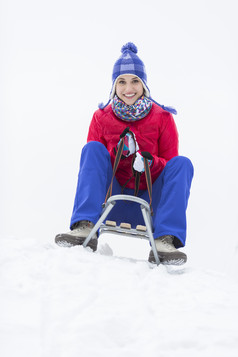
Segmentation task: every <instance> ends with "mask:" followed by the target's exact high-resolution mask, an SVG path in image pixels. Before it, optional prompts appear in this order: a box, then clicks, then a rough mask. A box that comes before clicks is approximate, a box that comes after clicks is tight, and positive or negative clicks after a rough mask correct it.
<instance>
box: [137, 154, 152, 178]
mask: <svg viewBox="0 0 238 357" xmlns="http://www.w3.org/2000/svg"><path fill="white" fill-rule="evenodd" d="M148 154H149V153H148ZM149 157H151V159H148V163H149V166H151V164H152V162H153V158H152V155H150V154H149ZM133 169H134V170H135V171H138V172H141V173H142V172H144V171H145V167H144V157H143V156H142V155H141V151H137V153H136V157H135V161H134V164H133Z"/></svg>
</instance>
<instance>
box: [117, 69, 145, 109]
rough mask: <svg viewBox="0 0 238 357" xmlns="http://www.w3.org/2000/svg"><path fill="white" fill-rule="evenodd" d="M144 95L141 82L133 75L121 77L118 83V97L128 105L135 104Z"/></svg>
mask: <svg viewBox="0 0 238 357" xmlns="http://www.w3.org/2000/svg"><path fill="white" fill-rule="evenodd" d="M143 93H144V88H143V85H142V83H141V80H140V79H139V78H138V77H136V76H133V75H131V74H125V75H121V76H120V77H119V78H118V79H117V82H116V95H117V96H118V97H119V98H120V99H121V100H123V102H125V103H126V104H127V105H132V104H134V103H135V102H136V101H137V99H139V98H140V97H141V96H142V95H143Z"/></svg>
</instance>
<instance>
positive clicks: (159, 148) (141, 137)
mask: <svg viewBox="0 0 238 357" xmlns="http://www.w3.org/2000/svg"><path fill="white" fill-rule="evenodd" d="M126 127H129V128H130V130H131V131H133V133H135V135H136V140H137V142H138V145H139V148H140V150H141V151H148V152H150V153H151V154H152V155H153V158H154V160H153V164H152V166H151V177H152V182H154V181H155V180H156V179H157V177H158V176H159V174H160V173H161V171H162V170H163V169H164V167H165V165H166V163H167V161H169V160H170V159H172V158H173V157H174V156H178V132H177V128H176V125H175V122H174V119H173V117H172V115H171V114H170V113H169V112H167V111H165V110H163V109H162V108H161V107H159V106H158V105H157V104H155V103H153V105H152V108H151V110H150V112H149V114H148V115H147V116H146V117H145V118H143V119H141V120H138V121H135V122H132V123H129V122H126V121H123V120H121V119H118V118H117V117H116V116H115V114H114V113H113V111H112V108H111V105H109V106H108V107H106V108H105V109H104V110H101V109H98V110H97V111H96V112H95V113H94V115H93V118H92V121H91V124H90V127H89V132H88V139H87V141H88V142H89V141H99V142H100V143H102V144H104V145H105V147H106V148H107V150H108V151H109V154H110V156H111V162H112V165H113V164H114V160H115V152H114V148H115V147H116V146H117V143H118V141H119V140H120V134H121V133H122V132H123V130H124V129H125V128H126ZM132 157H133V155H130V156H129V157H128V158H125V159H123V160H121V161H120V164H119V166H118V169H117V172H116V178H117V180H118V182H119V183H120V185H121V186H122V185H124V183H125V182H126V181H127V180H128V179H129V178H130V177H131V175H132V168H131V164H132V163H131V161H132ZM134 186H135V179H134V178H133V179H131V181H129V183H128V184H127V186H126V187H129V188H134ZM139 188H140V189H141V190H145V189H147V185H146V179H145V174H144V173H143V174H142V175H141V180H140V187H139Z"/></svg>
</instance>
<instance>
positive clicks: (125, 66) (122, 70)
mask: <svg viewBox="0 0 238 357" xmlns="http://www.w3.org/2000/svg"><path fill="white" fill-rule="evenodd" d="M121 52H122V55H121V56H120V57H119V58H118V60H117V61H116V63H115V64H114V67H113V71H112V89H111V92H110V98H109V101H108V102H107V104H105V105H104V104H103V103H100V104H99V105H98V107H99V108H100V109H104V108H105V107H106V106H107V105H108V104H109V103H110V101H111V100H112V99H113V97H114V95H115V92H116V82H117V78H118V77H119V76H121V75H124V74H132V75H135V76H137V77H138V78H139V79H140V80H141V83H142V85H143V87H144V94H145V96H146V97H148V98H149V99H150V100H152V102H154V103H156V104H158V105H159V106H160V107H161V108H163V109H164V110H167V111H168V112H170V113H173V114H177V112H176V110H175V109H174V108H171V107H165V106H164V105H161V104H159V103H157V102H156V101H155V100H153V99H152V98H151V96H150V90H149V88H148V86H147V75H146V71H145V66H144V63H143V62H142V60H141V59H140V58H139V57H138V56H137V47H136V45H134V43H132V42H128V43H126V44H125V45H124V46H122V49H121Z"/></svg>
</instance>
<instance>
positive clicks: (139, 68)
mask: <svg viewBox="0 0 238 357" xmlns="http://www.w3.org/2000/svg"><path fill="white" fill-rule="evenodd" d="M121 52H122V55H121V57H119V58H118V60H117V61H116V63H115V64H114V67H113V71H112V83H113V84H112V90H111V93H110V98H111V99H112V98H113V97H114V95H115V86H116V80H117V78H118V77H119V76H121V75H123V74H134V75H135V76H137V77H138V78H140V80H141V82H142V84H143V87H144V90H145V95H146V96H147V97H149V96H150V91H149V88H148V87H147V85H146V82H147V75H146V71H145V66H144V63H143V62H142V60H141V59H140V58H139V57H138V56H137V47H136V46H135V45H134V43H132V42H128V43H126V44H125V45H124V46H122V49H121Z"/></svg>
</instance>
